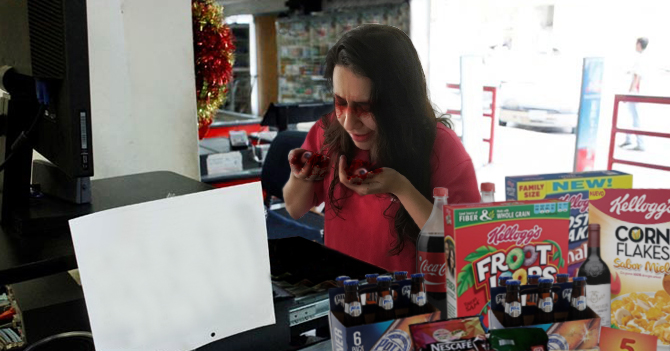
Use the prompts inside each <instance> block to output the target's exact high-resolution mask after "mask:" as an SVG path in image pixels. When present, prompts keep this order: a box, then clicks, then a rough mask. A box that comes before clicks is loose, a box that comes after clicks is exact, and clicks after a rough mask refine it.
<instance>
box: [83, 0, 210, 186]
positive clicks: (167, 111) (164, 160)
mask: <svg viewBox="0 0 670 351" xmlns="http://www.w3.org/2000/svg"><path fill="white" fill-rule="evenodd" d="M88 22H89V34H88V35H89V61H90V70H91V105H92V113H91V116H92V124H93V152H94V162H95V178H107V177H113V176H119V175H126V174H133V173H140V172H149V171H156V170H170V171H174V172H176V173H179V174H182V175H185V176H188V177H191V178H194V179H200V178H199V177H200V172H199V163H198V142H197V140H198V137H197V120H196V100H195V78H194V75H195V73H194V63H193V39H192V38H193V37H192V28H191V2H190V1H189V0H142V1H126V0H89V1H88Z"/></svg>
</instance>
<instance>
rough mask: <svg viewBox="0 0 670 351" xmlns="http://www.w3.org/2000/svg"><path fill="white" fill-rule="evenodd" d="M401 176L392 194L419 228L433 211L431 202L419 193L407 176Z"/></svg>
mask: <svg viewBox="0 0 670 351" xmlns="http://www.w3.org/2000/svg"><path fill="white" fill-rule="evenodd" d="M401 177H402V178H401V179H400V184H398V189H397V190H395V192H394V193H393V195H395V196H396V197H397V198H398V200H400V203H401V204H402V205H403V206H404V207H405V209H406V210H407V212H408V213H409V215H410V216H411V217H412V219H413V220H414V223H416V225H417V226H418V227H419V228H423V226H424V224H426V221H427V220H428V217H430V213H431V212H432V211H433V204H432V203H430V201H428V199H426V198H425V197H424V196H423V195H421V193H420V192H419V191H418V190H416V188H415V187H414V185H412V183H411V182H410V181H409V180H407V178H405V177H403V176H401Z"/></svg>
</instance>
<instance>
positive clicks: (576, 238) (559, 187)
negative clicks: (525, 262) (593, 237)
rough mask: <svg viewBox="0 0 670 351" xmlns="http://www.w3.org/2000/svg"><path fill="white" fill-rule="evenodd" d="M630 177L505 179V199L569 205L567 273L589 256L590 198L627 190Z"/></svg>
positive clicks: (575, 175)
mask: <svg viewBox="0 0 670 351" xmlns="http://www.w3.org/2000/svg"><path fill="white" fill-rule="evenodd" d="M632 187H633V176H632V175H630V174H626V173H622V172H618V171H596V172H583V173H559V174H543V175H531V176H518V177H506V178H505V188H506V189H505V190H506V191H505V193H506V195H507V200H508V201H510V200H543V199H558V200H561V201H568V202H570V204H571V205H572V206H571V209H570V237H569V239H568V240H569V244H568V245H569V248H570V250H569V251H568V273H569V274H570V276H573V277H574V276H577V271H578V270H579V267H580V266H581V265H582V262H584V261H585V260H586V256H587V254H588V250H587V240H586V239H587V238H588V235H589V229H588V226H589V198H592V197H593V195H596V194H598V192H600V191H602V190H603V189H610V188H617V189H630V188H632Z"/></svg>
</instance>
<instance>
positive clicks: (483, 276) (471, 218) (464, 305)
mask: <svg viewBox="0 0 670 351" xmlns="http://www.w3.org/2000/svg"><path fill="white" fill-rule="evenodd" d="M444 221H445V224H444V235H445V238H444V240H445V255H446V262H447V318H456V317H464V316H472V315H476V314H479V315H482V316H484V325H485V326H487V325H488V307H489V301H490V295H489V294H490V288H491V287H495V286H497V282H498V277H499V276H500V275H501V274H503V273H505V272H510V273H512V274H513V275H514V277H515V278H519V279H520V280H522V281H524V280H525V279H527V276H528V275H529V274H540V275H543V276H545V277H551V276H553V275H554V274H556V273H566V271H567V265H566V259H567V247H568V236H567V233H568V225H569V222H570V204H569V203H568V202H559V201H556V200H547V201H527V202H509V203H504V202H502V203H484V204H466V205H447V206H444ZM524 250H525V251H524ZM526 253H528V254H529V258H527V259H526V258H525V255H526ZM519 260H520V261H519Z"/></svg>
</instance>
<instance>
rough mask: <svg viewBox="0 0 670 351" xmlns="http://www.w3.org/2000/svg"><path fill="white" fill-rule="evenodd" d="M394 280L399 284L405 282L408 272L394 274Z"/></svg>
mask: <svg viewBox="0 0 670 351" xmlns="http://www.w3.org/2000/svg"><path fill="white" fill-rule="evenodd" d="M393 278H394V280H395V281H397V282H399V281H401V280H405V279H407V271H398V272H393Z"/></svg>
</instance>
